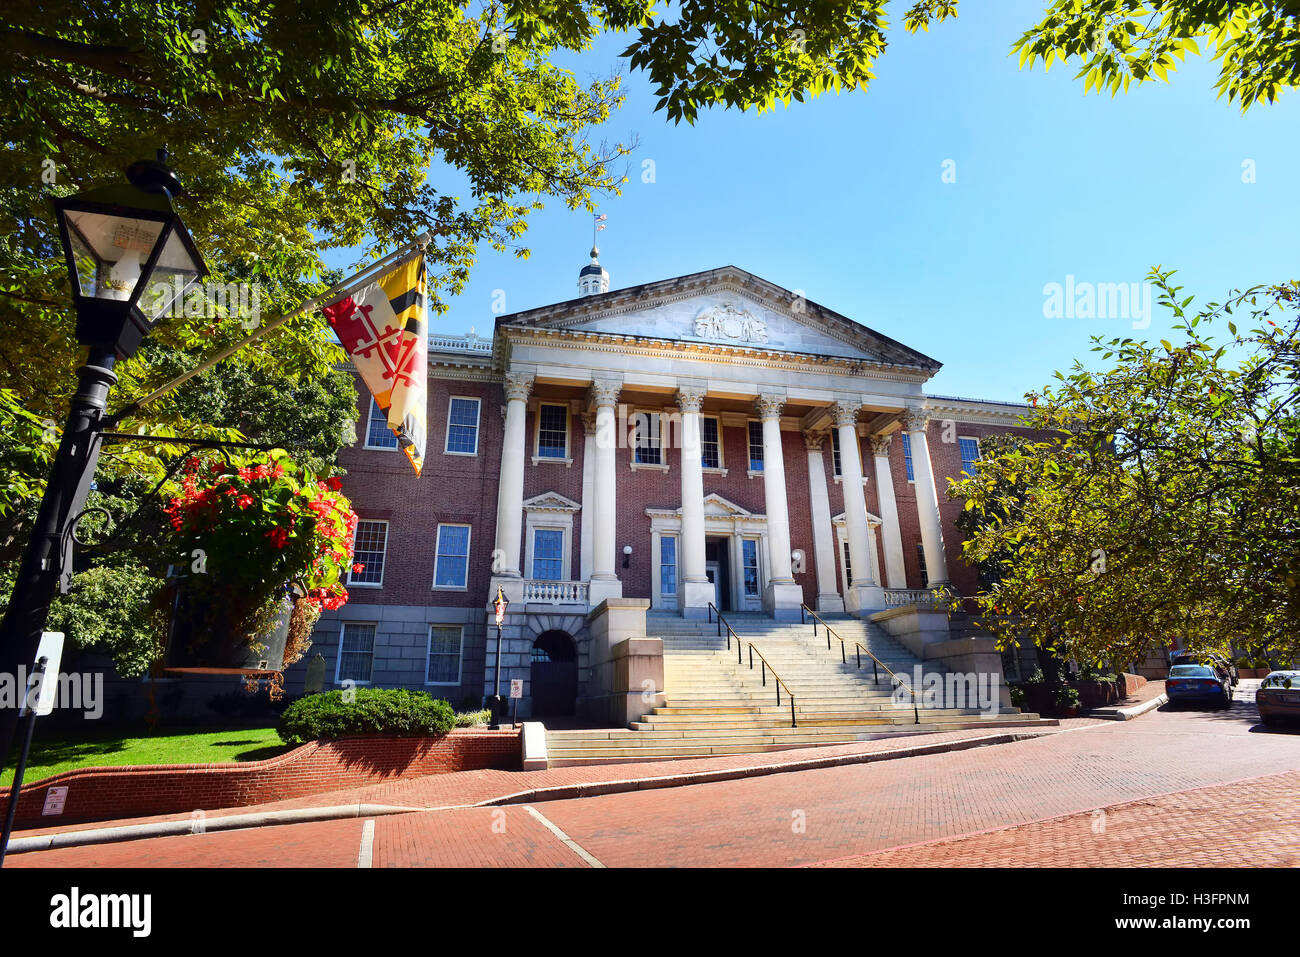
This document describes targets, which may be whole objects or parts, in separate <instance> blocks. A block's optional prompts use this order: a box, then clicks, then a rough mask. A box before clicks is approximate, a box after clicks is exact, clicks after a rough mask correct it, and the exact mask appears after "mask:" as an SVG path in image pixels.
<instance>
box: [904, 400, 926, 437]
mask: <svg viewBox="0 0 1300 957" xmlns="http://www.w3.org/2000/svg"><path fill="white" fill-rule="evenodd" d="M898 421H899V423H900V424H901V425H902V426H903V431H904V432H924V431H925V428H926V426H927V425H929V423H930V415H929V413H927V412H926V411H925V410H924V409H922V408H921V407H920V406H915V405H913V406H908V407H907V408H906V409H904V410H903V411H902V412H900V413H899V414H898Z"/></svg>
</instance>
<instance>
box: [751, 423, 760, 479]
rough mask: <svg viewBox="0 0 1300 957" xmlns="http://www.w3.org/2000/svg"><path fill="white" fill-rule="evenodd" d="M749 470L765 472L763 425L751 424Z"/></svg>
mask: <svg viewBox="0 0 1300 957" xmlns="http://www.w3.org/2000/svg"><path fill="white" fill-rule="evenodd" d="M749 470H750V471H751V472H761V471H763V423H762V422H750V423H749Z"/></svg>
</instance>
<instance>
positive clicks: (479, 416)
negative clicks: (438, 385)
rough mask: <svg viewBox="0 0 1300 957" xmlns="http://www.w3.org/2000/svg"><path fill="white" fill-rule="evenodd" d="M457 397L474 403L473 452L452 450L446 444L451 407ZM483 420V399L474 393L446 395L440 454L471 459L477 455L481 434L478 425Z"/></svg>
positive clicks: (449, 441) (448, 439)
mask: <svg viewBox="0 0 1300 957" xmlns="http://www.w3.org/2000/svg"><path fill="white" fill-rule="evenodd" d="M457 399H463V400H465V401H466V402H473V403H474V451H473V452H453V451H452V450H451V449H449V448H448V447H447V446H448V445H450V444H451V407H452V406H453V405H454V404H455V402H456V400H457ZM482 421H483V400H482V399H480V398H479V397H478V396H476V395H449V396H447V430H446V432H444V433H443V437H442V454H443V455H459V456H460V457H461V458H467V459H472V458H474V457H475V456H476V455H478V446H479V438H480V437H481V435H482V430H481V429H480V425H481V423H482Z"/></svg>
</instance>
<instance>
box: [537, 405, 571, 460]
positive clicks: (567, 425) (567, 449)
mask: <svg viewBox="0 0 1300 957" xmlns="http://www.w3.org/2000/svg"><path fill="white" fill-rule="evenodd" d="M547 405H550V406H555V407H556V408H557V409H563V410H564V458H562V459H557V458H554V457H552V456H547V455H542V407H543V406H547ZM533 464H534V465H542V464H547V465H563V466H564V467H565V468H568V467H569V466H571V465H573V411H572V410H571V409H570V408H569V404H568V403H567V402H538V403H537V408H536V410H535V411H534V412H533Z"/></svg>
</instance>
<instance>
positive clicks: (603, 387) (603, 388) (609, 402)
mask: <svg viewBox="0 0 1300 957" xmlns="http://www.w3.org/2000/svg"><path fill="white" fill-rule="evenodd" d="M621 391H623V383H621V382H610V381H607V380H606V381H597V382H593V383H592V384H591V389H590V396H591V404H592V405H594V406H595V407H596V408H598V409H600V408H604V407H606V406H613V405H614V403H615V402H617V401H618V394H619V393H620V392H621Z"/></svg>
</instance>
